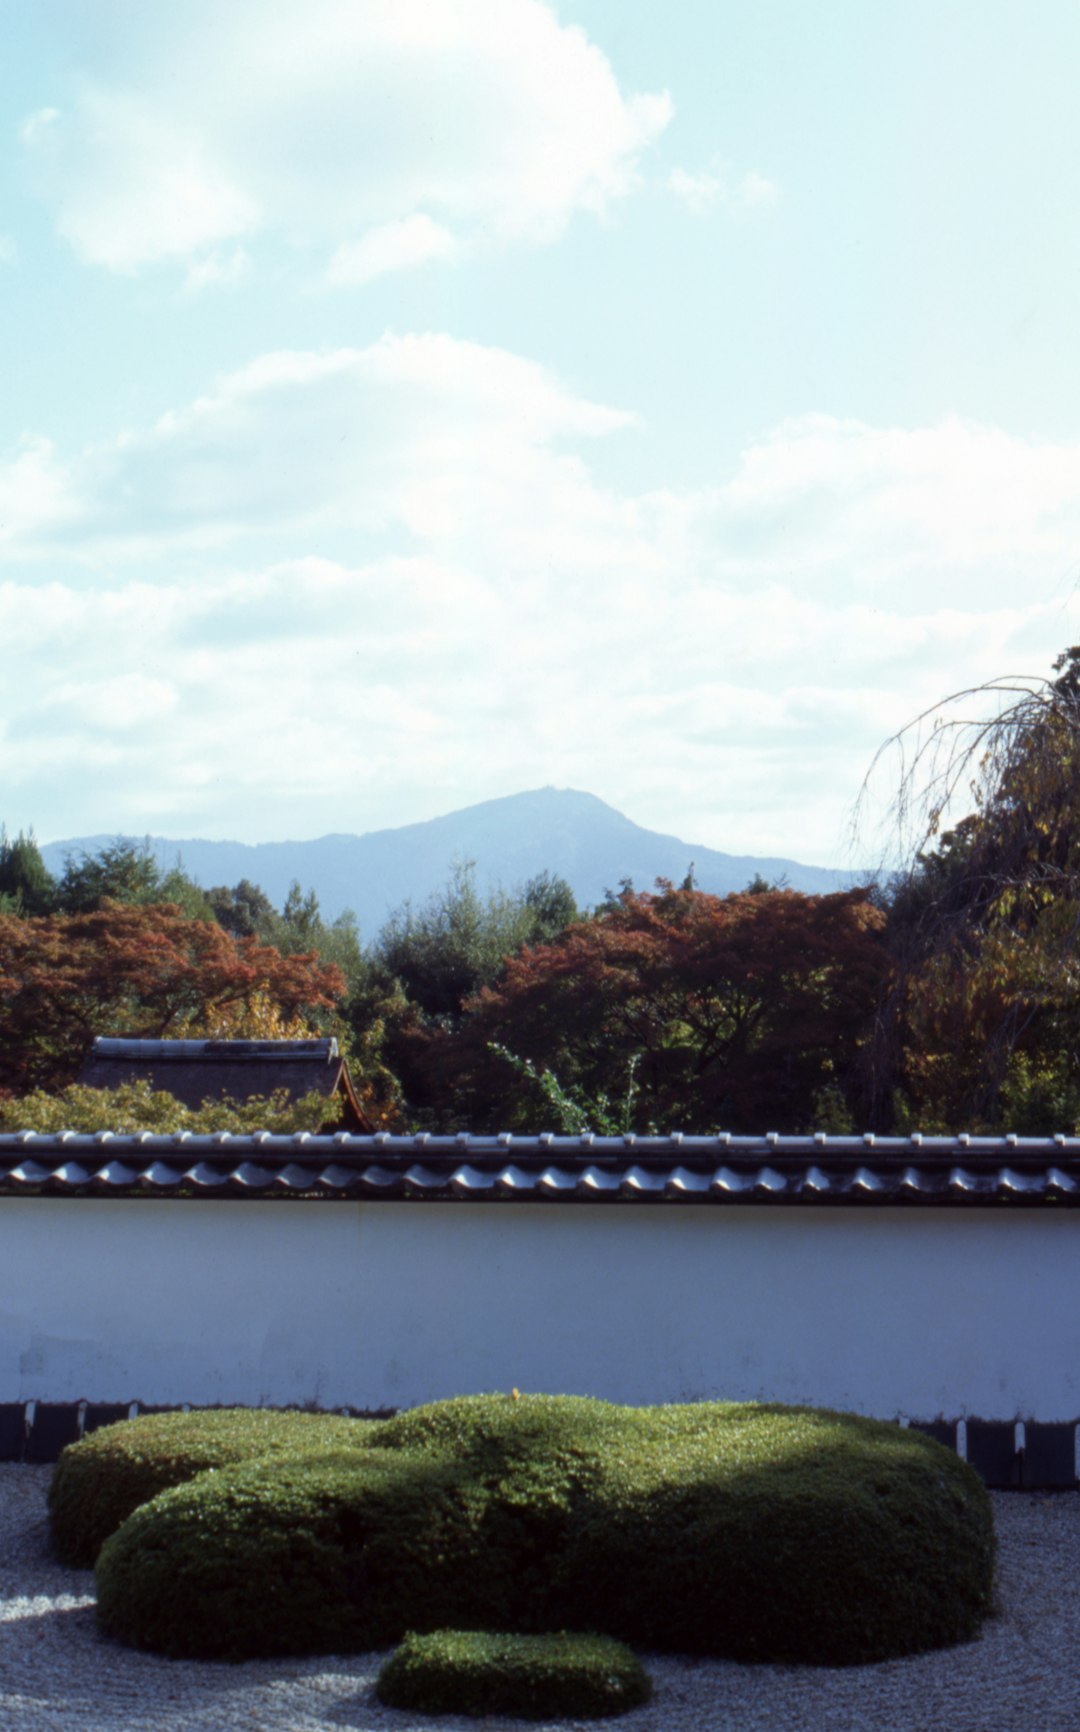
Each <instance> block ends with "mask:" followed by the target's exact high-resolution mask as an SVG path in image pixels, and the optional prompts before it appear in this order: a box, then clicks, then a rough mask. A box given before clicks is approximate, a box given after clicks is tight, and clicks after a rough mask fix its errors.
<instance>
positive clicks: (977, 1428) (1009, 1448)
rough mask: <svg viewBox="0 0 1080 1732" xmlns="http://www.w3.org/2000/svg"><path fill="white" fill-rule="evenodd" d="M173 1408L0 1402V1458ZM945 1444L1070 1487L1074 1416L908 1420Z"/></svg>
mask: <svg viewBox="0 0 1080 1732" xmlns="http://www.w3.org/2000/svg"><path fill="white" fill-rule="evenodd" d="M176 1411H177V1409H176V1408H166V1407H147V1406H144V1404H143V1403H142V1402H139V1401H133V1402H130V1403H128V1402H93V1401H77V1402H76V1401H58V1402H53V1401H27V1402H6V1403H0V1461H30V1462H50V1461H55V1460H56V1458H57V1456H58V1455H59V1454H60V1451H61V1450H62V1449H64V1448H65V1447H66V1445H67V1444H69V1443H77V1442H78V1440H79V1438H80V1437H86V1436H87V1435H88V1434H89V1433H90V1432H91V1431H96V1430H97V1429H98V1427H99V1426H102V1425H115V1424H116V1423H117V1421H118V1420H122V1419H134V1418H135V1417H136V1415H138V1414H140V1413H175V1412H176ZM332 1411H333V1412H334V1413H341V1414H348V1415H350V1416H351V1417H352V1418H354V1419H389V1418H390V1417H391V1415H392V1414H393V1413H395V1412H396V1411H397V1410H396V1409H395V1408H392V1407H384V1408H378V1409H371V1408H357V1407H336V1408H334V1409H333V1410H332ZM908 1423H910V1425H911V1427H912V1429H913V1430H915V1431H925V1432H926V1433H928V1435H929V1436H930V1437H936V1438H937V1440H938V1442H939V1443H944V1444H945V1445H946V1446H947V1447H948V1448H949V1449H955V1450H958V1451H959V1453H960V1454H961V1455H963V1456H964V1458H965V1459H966V1460H967V1461H969V1462H970V1463H971V1465H972V1467H974V1468H975V1469H976V1470H977V1471H978V1472H979V1473H980V1474H981V1475H982V1477H983V1479H984V1480H985V1481H986V1484H987V1485H988V1486H992V1487H993V1488H994V1489H995V1490H1004V1491H1009V1490H1015V1491H1075V1490H1076V1489H1077V1482H1078V1478H1080V1476H1078V1473H1077V1461H1078V1453H1077V1452H1078V1446H1080V1440H1078V1436H1077V1433H1078V1430H1080V1420H1068V1421H1065V1422H1062V1423H1060V1424H1047V1423H1043V1422H1041V1421H1038V1420H1026V1421H1021V1422H1014V1421H1013V1420H1011V1419H1010V1420H996V1419H966V1420H964V1419H961V1420H956V1419H949V1420H945V1419H934V1420H914V1419H913V1420H911V1421H910V1422H908Z"/></svg>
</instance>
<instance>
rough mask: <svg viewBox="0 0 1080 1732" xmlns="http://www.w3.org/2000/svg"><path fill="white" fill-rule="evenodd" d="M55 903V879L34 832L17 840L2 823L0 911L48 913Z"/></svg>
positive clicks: (22, 835) (17, 837)
mask: <svg viewBox="0 0 1080 1732" xmlns="http://www.w3.org/2000/svg"><path fill="white" fill-rule="evenodd" d="M55 902H56V880H55V879H54V877H53V875H52V873H51V872H50V871H49V869H48V867H47V866H46V864H45V862H44V860H43V859H42V857H41V850H40V848H39V847H38V845H37V841H36V839H35V837H34V832H33V830H31V831H30V832H29V834H28V835H27V834H24V832H23V831H22V830H20V831H19V834H18V835H17V836H16V838H15V840H14V841H11V839H10V838H9V836H8V833H7V829H6V828H5V827H3V826H0V913H6V914H48V913H49V912H50V911H51V909H52V908H53V907H54V905H55Z"/></svg>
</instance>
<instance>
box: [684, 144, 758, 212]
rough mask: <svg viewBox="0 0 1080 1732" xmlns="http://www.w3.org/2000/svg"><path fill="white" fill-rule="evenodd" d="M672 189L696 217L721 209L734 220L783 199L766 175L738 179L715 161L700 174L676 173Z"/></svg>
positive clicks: (718, 161)
mask: <svg viewBox="0 0 1080 1732" xmlns="http://www.w3.org/2000/svg"><path fill="white" fill-rule="evenodd" d="M668 186H669V187H670V188H671V191H672V192H673V193H674V194H675V197H676V198H677V199H678V200H679V201H680V203H682V204H684V205H686V206H687V208H688V209H689V210H692V211H693V212H694V213H695V215H701V214H702V213H703V212H705V211H708V210H712V209H713V208H714V207H718V208H719V209H720V210H723V211H726V212H727V214H728V215H729V216H733V215H737V214H739V213H740V212H742V211H748V210H754V209H756V208H758V207H759V206H761V205H770V204H775V203H776V201H777V199H778V198H779V196H780V188H779V187H778V186H777V184H776V182H775V181H773V180H769V179H768V177H767V176H766V175H763V174H758V173H757V172H756V170H753V169H751V170H750V171H749V172H748V173H746V174H742V175H736V174H734V173H733V172H732V170H731V169H730V168H729V167H728V165H727V164H726V163H724V162H722V161H720V160H719V159H718V158H713V160H712V162H710V164H709V165H708V167H707V168H703V169H699V170H698V172H697V173H696V174H692V173H691V172H690V171H689V170H688V169H685V168H674V169H672V171H671V173H670V175H669V176H668Z"/></svg>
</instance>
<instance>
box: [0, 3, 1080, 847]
mask: <svg viewBox="0 0 1080 1732" xmlns="http://www.w3.org/2000/svg"><path fill="white" fill-rule="evenodd" d="M0 44H2V46H0V138H2V140H3V144H2V148H0V315H2V316H0V645H2V655H0V818H2V819H3V820H4V821H5V822H6V824H7V826H8V829H9V831H16V830H18V829H20V828H25V827H29V826H31V825H32V826H33V827H34V828H35V830H36V833H37V835H38V837H39V839H41V840H43V841H48V840H53V839H56V838H60V837H71V836H78V835H89V834H97V833H125V834H134V835H142V834H145V833H151V832H152V833H154V834H157V835H166V836H177V837H183V836H196V835H197V836H205V837H230V838H235V839H238V840H243V841H267V840H283V839H290V838H295V839H301V838H307V837H313V836H318V835H323V834H326V833H327V832H334V831H337V832H351V833H360V832H364V831H368V830H374V829H381V828H384V827H386V826H391V825H398V824H405V823H411V822H414V821H417V820H420V819H424V818H429V817H434V816H436V815H438V814H440V813H444V812H448V811H452V810H455V809H457V808H460V807H462V806H466V805H470V804H472V803H474V802H476V801H480V800H485V799H492V798H496V797H498V796H500V795H505V794H510V793H514V792H518V791H520V790H522V789H526V788H535V787H540V786H544V785H548V784H554V785H556V786H559V787H573V788H579V789H584V790H587V791H588V792H590V793H593V794H596V795H598V796H599V797H600V798H602V799H604V800H606V801H608V802H609V803H610V804H611V805H613V806H615V807H617V808H618V809H619V810H620V811H622V812H624V813H626V815H627V816H629V817H631V818H633V819H634V820H636V821H637V822H638V823H640V824H644V825H647V826H648V827H650V828H653V829H659V830H664V831H667V832H673V833H675V834H677V835H679V836H681V837H682V838H684V839H685V840H688V841H690V842H699V843H703V844H705V845H708V846H711V847H714V848H719V849H723V850H726V851H728V852H732V853H755V854H783V855H787V856H790V857H794V858H796V859H801V860H805V861H808V862H815V863H820V864H824V865H834V866H847V865H850V864H851V863H852V858H853V855H852V849H853V847H854V850H855V855H856V856H858V855H859V853H860V851H861V853H862V855H863V856H865V855H866V853H867V850H868V849H873V848H876V846H877V843H876V841H875V840H874V839H873V838H871V837H869V836H867V835H866V834H865V833H864V834H863V836H862V837H861V838H859V839H858V840H857V841H856V842H855V843H854V844H853V843H852V840H851V833H850V820H851V815H852V809H853V805H854V802H855V800H856V797H857V795H858V793H859V788H860V785H861V783H862V780H863V777H864V775H865V774H866V771H867V769H868V767H869V765H870V762H871V760H872V759H873V757H874V754H875V751H876V750H877V748H878V746H879V745H880V744H881V743H882V741H883V740H885V739H886V738H887V737H888V736H889V735H891V734H892V733H893V732H894V731H896V730H897V729H899V728H901V727H903V725H904V724H905V723H906V722H908V721H909V720H910V719H911V718H912V717H913V716H914V715H915V714H916V713H918V712H919V711H920V710H921V709H923V708H924V707H925V706H926V705H928V704H932V703H933V702H935V701H936V700H937V699H939V698H941V697H943V696H944V695H946V694H947V693H949V692H951V691H954V690H956V689H958V688H965V687H969V686H972V685H975V684H977V683H978V682H980V681H983V680H986V679H989V678H992V677H995V676H999V675H1003V674H1011V673H1024V674H1030V675H1032V676H1036V677H1038V676H1043V675H1046V674H1048V673H1049V672H1050V670H1051V667H1052V663H1053V661H1054V659H1055V657H1056V656H1057V655H1058V654H1059V653H1060V652H1061V651H1062V650H1063V649H1064V648H1065V647H1066V646H1067V645H1069V644H1071V643H1072V642H1073V641H1074V640H1076V639H1077V638H1080V598H1078V592H1077V582H1078V577H1080V320H1078V318H1077V314H1076V294H1077V289H1076V285H1077V283H1078V282H1080V206H1078V202H1077V198H1076V184H1077V178H1078V169H1080V104H1078V103H1077V102H1076V100H1075V90H1076V80H1077V74H1078V71H1080V8H1077V7H1076V5H1075V0H1041V4H1040V6H1039V7H1038V8H1037V10H1036V11H1034V12H1033V11H1032V9H1031V8H1030V6H1027V5H1022V4H1014V3H1013V0H970V3H969V0H908V3H907V4H906V5H905V6H903V7H897V6H893V5H887V4H884V3H883V0H817V3H816V4H815V5H813V6H807V5H806V4H805V0H738V3H735V0H679V4H678V5H676V6H669V7H662V6H657V5H655V4H654V3H652V0H559V3H558V4H546V3H544V0H303V3H302V4H301V3H300V0H182V3H181V0H159V3H158V4H155V5H153V6H148V5H146V3H145V0H0ZM892 773H893V771H892V770H891V769H890V768H889V766H886V769H885V772H884V778H883V779H880V780H879V783H878V787H879V794H878V799H879V800H880V802H881V805H882V809H884V805H885V804H886V803H887V798H888V793H889V791H890V787H889V783H888V778H889V776H890V775H891V774H892Z"/></svg>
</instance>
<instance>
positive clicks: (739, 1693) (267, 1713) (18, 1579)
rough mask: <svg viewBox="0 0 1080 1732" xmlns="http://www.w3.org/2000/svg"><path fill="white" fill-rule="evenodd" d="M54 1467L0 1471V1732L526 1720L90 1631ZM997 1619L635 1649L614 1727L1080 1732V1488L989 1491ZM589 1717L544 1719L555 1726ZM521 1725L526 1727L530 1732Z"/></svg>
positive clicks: (336, 1674)
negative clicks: (627, 1706) (804, 1642)
mask: <svg viewBox="0 0 1080 1732" xmlns="http://www.w3.org/2000/svg"><path fill="white" fill-rule="evenodd" d="M50 1472H51V1469H49V1468H47V1467H23V1466H18V1465H13V1464H0V1732H413V1729H416V1732H420V1729H421V1728H422V1729H424V1732H436V1729H438V1728H455V1729H456V1728H472V1729H474V1732H475V1728H476V1727H477V1726H478V1725H483V1726H485V1727H489V1728H494V1727H498V1728H501V1727H502V1726H504V1725H506V1726H510V1725H513V1726H522V1727H523V1726H524V1725H525V1724H526V1723H525V1722H521V1721H508V1720H506V1719H504V1718H502V1717H499V1718H498V1719H497V1720H496V1719H494V1718H492V1719H489V1720H486V1721H483V1722H478V1721H475V1720H467V1719H458V1718H456V1717H454V1716H449V1715H448V1716H443V1717H439V1718H437V1719H432V1718H429V1717H426V1716H423V1715H414V1714H405V1713H399V1712H396V1711H394V1710H391V1709H389V1708H383V1707H380V1705H379V1703H378V1702H377V1701H376V1700H375V1697H374V1693H373V1688H372V1687H373V1684H374V1680H375V1675H376V1672H377V1671H378V1667H379V1663H380V1658H381V1656H379V1655H377V1654H362V1655H345V1656H342V1657H330V1658H328V1657H327V1656H325V1655H322V1656H320V1657H319V1658H318V1659H314V1660H284V1661H278V1660H275V1661H258V1662H253V1663H249V1664H245V1665H241V1666H229V1665H220V1664H213V1665H211V1664H208V1663H204V1664H198V1663H195V1662H193V1661H188V1660H183V1661H177V1660H159V1659H156V1658H154V1657H153V1656H151V1655H148V1654H138V1653H133V1652H132V1651H131V1650H129V1649H127V1648H122V1647H120V1646H119V1645H118V1644H116V1643H114V1642H110V1641H107V1640H106V1639H105V1638H103V1637H102V1636H101V1635H99V1633H98V1629H97V1624H96V1621H95V1616H94V1578H93V1575H92V1574H91V1573H90V1572H89V1571H79V1570H64V1569H61V1568H60V1567H59V1566H58V1565H57V1564H55V1563H54V1562H53V1560H52V1557H51V1555H50V1551H49V1543H48V1530H47V1526H46V1517H45V1490H46V1487H47V1485H48V1481H49V1474H50ZM994 1515H995V1519H996V1521H997V1529H998V1538H999V1543H1000V1549H1001V1555H1000V1563H999V1572H998V1588H999V1597H1000V1601H1001V1612H1000V1615H999V1616H998V1617H996V1618H994V1619H993V1620H992V1621H991V1622H989V1623H988V1624H987V1625H986V1626H985V1630H984V1633H983V1635H982V1637H981V1638H980V1640H979V1641H977V1642H972V1643H970V1644H968V1645H967V1646H965V1647H962V1648H951V1649H946V1650H943V1651H941V1652H939V1653H934V1654H924V1655H921V1656H920V1657H918V1658H916V1659H912V1660H893V1661H889V1662H888V1663H886V1664H884V1665H880V1666H864V1667H858V1668H852V1669H847V1670H833V1671H825V1670H819V1669H816V1668H807V1667H781V1666H736V1665H731V1664H728V1663H725V1662H721V1661H717V1660H687V1659H679V1658H672V1657H670V1656H663V1655H656V1654H649V1655H645V1656H643V1657H644V1659H645V1662H646V1665H647V1666H648V1669H649V1671H650V1673H651V1675H652V1678H653V1683H654V1686H655V1696H654V1698H653V1701H652V1702H651V1703H650V1705H649V1706H648V1707H647V1708H640V1709H637V1710H636V1711H635V1712H634V1713H632V1714H627V1715H625V1716H624V1717H623V1718H622V1719H621V1720H619V1721H618V1722H613V1723H612V1724H617V1725H618V1726H619V1727H620V1728H625V1732H697V1729H700V1732H1080V1495H1078V1494H1077V1493H1075V1492H1061V1493H1057V1494H1055V1495H1050V1494H1046V1495H1039V1494H1037V1493H1018V1492H997V1493H995V1494H994ZM599 1724H603V1722H596V1721H577V1720H563V1721H551V1722H546V1723H545V1725H546V1726H547V1727H548V1728H550V1729H551V1732H554V1729H555V1728H560V1729H562V1732H566V1729H567V1728H578V1727H582V1728H584V1727H586V1726H588V1727H595V1726H597V1725H599ZM533 1725H534V1732H544V1728H543V1727H541V1726H536V1724H535V1723H533Z"/></svg>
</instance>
